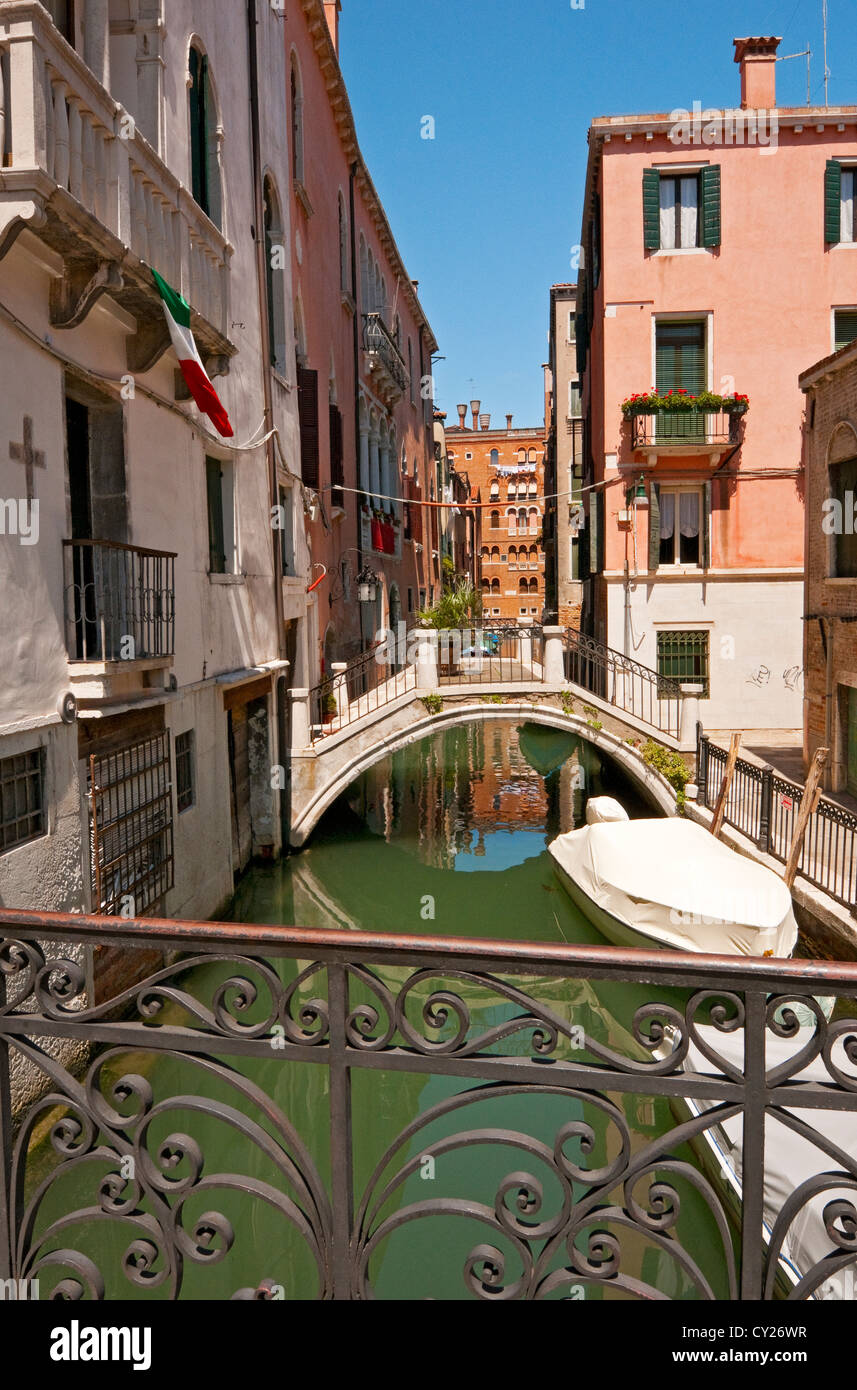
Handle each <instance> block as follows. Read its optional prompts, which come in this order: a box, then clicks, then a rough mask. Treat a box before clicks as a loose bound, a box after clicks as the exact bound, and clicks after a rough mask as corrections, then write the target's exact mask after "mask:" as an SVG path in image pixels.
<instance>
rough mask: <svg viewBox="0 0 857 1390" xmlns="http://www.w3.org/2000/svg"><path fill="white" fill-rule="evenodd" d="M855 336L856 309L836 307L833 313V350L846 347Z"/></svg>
mask: <svg viewBox="0 0 857 1390" xmlns="http://www.w3.org/2000/svg"><path fill="white" fill-rule="evenodd" d="M855 338H857V309H836V310H834V314H833V350H834V352H838V351H839V349H840V348H844V347H847V346H848V344H849V343H853V342H854V339H855Z"/></svg>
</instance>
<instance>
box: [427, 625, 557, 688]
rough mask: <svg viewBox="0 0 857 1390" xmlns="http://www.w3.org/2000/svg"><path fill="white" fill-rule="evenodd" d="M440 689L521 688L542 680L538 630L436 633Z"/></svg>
mask: <svg viewBox="0 0 857 1390" xmlns="http://www.w3.org/2000/svg"><path fill="white" fill-rule="evenodd" d="M437 642H438V646H437V670H438V679H439V683H440V685H441V686H450V685H521V684H528V683H530V682H532V681H541V680H543V678H544V667H543V664H542V656H543V650H544V638H543V635H542V629H541V628H540V627H538V626H533V627H518V626H517V625H516V624H507V625H505V626H502V625H499V626H496V627H485V626H483V625H482V624H481V623H480V624H478V625H476V626H474V627H471V628H467V627H465V628H455V629H453V630H451V631H450V632H439V633H437Z"/></svg>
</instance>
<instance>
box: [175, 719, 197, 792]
mask: <svg viewBox="0 0 857 1390" xmlns="http://www.w3.org/2000/svg"><path fill="white" fill-rule="evenodd" d="M195 771H196V770H195V768H194V736H193V729H188V731H187V733H184V734H176V805H177V807H178V809H179V811H187V810H189V808H190V807H191V806H193V805H194V804H195V803H196V776H195Z"/></svg>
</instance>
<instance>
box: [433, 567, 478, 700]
mask: <svg viewBox="0 0 857 1390" xmlns="http://www.w3.org/2000/svg"><path fill="white" fill-rule="evenodd" d="M481 615H482V596H481V594H479V593H478V592H477V590H476V589H475V588H474V587H473V583H472V581H471V580H470V579H468V578H467V577H466V576H464V577H463V578H461V579H460V580H459V581H458V583H457V584H455V585H453V586H451V587H450V588H448V589H446V590H445V591H444V592H443V593H442V594H441V596H440V598H439V599H438V600H437V603H435V605H434V607H433V608H426V609H424V610H423V611H422V612H421V613H420V614H419V618H420V621H421V622H422V624H423V625H424V626H425V627H431V628H434V629H435V630H436V631H437V632H456V631H460V630H461V628H463V627H467V626H468V625H469V624H470V623H471V622H474V621H475V620H477V619H478V618H479V617H481ZM446 658H447V659H446V661H442V662H440V663H439V665H438V674H439V675H441V676H453V675H456V674H457V673H458V671H459V669H460V661H459V655H458V653H457V652H456V647H455V644H454V643H453V642H449V641H448V642H447V650H446Z"/></svg>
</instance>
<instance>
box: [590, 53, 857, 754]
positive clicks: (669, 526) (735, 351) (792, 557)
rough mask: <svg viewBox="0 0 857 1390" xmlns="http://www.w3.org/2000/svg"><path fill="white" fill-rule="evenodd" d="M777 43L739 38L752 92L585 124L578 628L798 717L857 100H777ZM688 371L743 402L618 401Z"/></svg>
mask: <svg viewBox="0 0 857 1390" xmlns="http://www.w3.org/2000/svg"><path fill="white" fill-rule="evenodd" d="M777 42H778V41H777V40H776V39H760V40H752V39H750V40H736V62H739V64H740V68H741V90H742V105H741V107H740V108H737V107H736V108H734V109H730V110H728V111H725V112H722V113H719V116H718V113H716V112H712V113H708V112H706V113H704V116H705V119H704V120H702V119H701V118H700V119H694V118H693V117H690V118H689V119H684V117H688V116H689V113H681V112H678V111H673V112H671V113H669V114H667V113H660V114H653V115H647V116H616V117H603V118H599V119H598V120H596V121H594V122H593V125H592V127H591V130H590V136H589V145H590V150H589V166H588V173H587V186H586V197H585V215H584V223H583V230H582V234H581V254H582V273H581V277H580V280H579V283H578V294H579V302H580V311H579V317H578V332H577V338H578V344H579V364H580V366H581V368H582V370H583V405H584V413H585V417H586V419H585V426H584V433H585V441H584V449H585V457H586V478H585V490H584V496H585V499H586V500H585V508H586V512H587V546H586V563H587V566H588V575H589V577H588V579H587V580H586V583H585V597H584V626H585V628H586V630H587V631H589V632H590V633H591V634H592V635H594V636H596V637H598V638H599V639H601V640H602V641H606V642H607V643H608V644H609V645H610V646H613V647H615V648H617V649H618V650H620V651H623V652H625V653H627V654H628V655H629V656H632V657H634V658H636V659H637V660H641V661H643V662H645V663H646V664H647V665H649V666H653V667H658V668H659V669H660V670H661V672H662V673H663V674H664V675H671V676H672V675H677V676H679V677H680V678H682V679H684V680H700V681H702V683H703V684H704V685H705V687H706V689H705V695H704V698H703V700H702V705H701V709H702V718H703V721H704V723H705V724H706V725H707V726H708V727H712V728H730V727H731V728H744V729H753V728H777V727H782V728H796V727H798V726H799V725H800V723H801V719H802V665H803V657H802V631H801V623H800V614H801V608H802V599H803V507H804V479H803V475H802V470H801V457H800V439H801V420H802V411H803V402H802V398H801V395H800V391H799V390H798V388H797V378H798V374H799V372H800V370H801V368H802V366H805V364H806V361H807V358H808V357H809V358H810V360H811V358H812V353H813V348H814V349H815V352H816V354H817V355H818V356H823V355H824V354H826V353H828V352H829V351H830V349H831V347H832V346H833V342H834V340H835V334H836V333H837V332H838V331H839V323H840V318H839V317H838V311H839V313H840V314H841V311H842V310H843V308H845V309H847V308H848V306H852V305H854V304H855V303H857V254H855V243H854V241H853V239H852V238H850V236H849V237H847V236H846V235H845V234H844V233H843V235H842V236H840V234H839V230H838V227H839V224H838V221H837V224H836V229H835V230H834V231H833V232H831V231H830V218H831V213H832V212H833V211H835V216H836V218H838V216H839V203H838V201H837V202H836V205H835V209H832V208H831V192H830V190H831V182H830V180H831V170H830V167H829V166H830V165H833V166H835V167H834V170H833V173H834V174H835V177H836V178H837V179H838V178H839V177H840V175H841V173H842V171H843V170H847V169H849V168H850V165H849V161H850V160H854V159H855V158H857V139H855V135H857V110H855V109H854V108H829V109H825V110H821V109H820V108H809V109H806V110H804V109H796V108H789V109H783V110H777V108H776V97H775V82H774V74H775V70H776V69H775V61H776V48H777ZM751 118H752V119H751ZM837 186H838V185H837ZM845 186H846V185H845V183H843V184H842V188H843V189H844V188H845ZM837 196H838V195H837ZM842 196H843V198H844V194H843V195H842ZM784 198H785V200H786V203H787V206H788V215H787V216H786V215H784ZM673 214H674V215H673ZM842 217H843V228H844V226H845V217H846V214H845V211H843V213H842ZM682 386H684V387H685V389H687V388H690V390H691V393H692V394H696V393H698V392H699V391H704V390H708V391H711V392H713V393H716V394H717V395H719V396H721V397H730V396H731V397H734V395H735V394H736V393H738V394H740V395H746V396H748V397H749V411H748V413H747V414H746V415H744V416H741V415H740V414H735V415H730V414H728V413H725V412H724V413H707V412H701V413H700V414H698V416H697V423H696V425H694V426H693V427H692V428H690V427H689V426H688V425H687V424H685V425H684V426H683V427H682V425H681V424H680V423H679V424H678V425H677V424H676V423H675V422H676V421H680V420H681V418H682V417H679V416H668V417H665V416H663V415H661V416H658V415H657V414H650V415H640V416H638V417H636V418H625V417H624V416H623V412H622V409H621V406H622V402H623V401H625V400H626V399H628V398H629V397H630V396H631V395H633V394H635V393H645V392H648V391H650V390H651V389H653V388H660V389H661V390H662V392H665V391H666V390H667V389H670V388H673V387H674V388H675V389H676V390H678V389H679V388H680V387H682ZM683 418H684V420H685V421H687V420H688V418H689V417H687V416H685V417H683ZM683 494H684V495H685V496H683ZM665 501H666V507H665V505H664V503H665Z"/></svg>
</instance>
